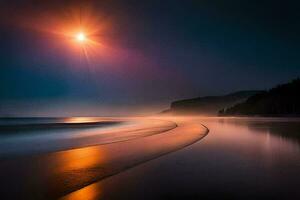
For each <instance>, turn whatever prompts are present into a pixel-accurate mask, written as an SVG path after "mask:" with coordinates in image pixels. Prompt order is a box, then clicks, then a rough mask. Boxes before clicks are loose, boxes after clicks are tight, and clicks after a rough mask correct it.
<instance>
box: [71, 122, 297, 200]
mask: <svg viewBox="0 0 300 200" xmlns="http://www.w3.org/2000/svg"><path fill="white" fill-rule="evenodd" d="M191 120H194V121H196V122H199V123H203V124H205V125H206V126H207V127H208V128H209V129H210V132H209V134H208V135H207V136H206V137H205V138H203V139H202V140H200V141H199V142H197V143H196V144H194V145H191V146H190V147H188V148H185V149H183V150H180V151H178V152H175V153H172V154H169V155H167V156H164V157H161V158H158V159H157V160H154V161H151V162H148V163H145V164H143V165H140V166H137V167H135V168H133V169H131V170H128V171H125V172H124V173H121V174H119V175H117V176H113V177H111V178H108V179H106V180H103V181H100V182H98V183H95V184H92V185H90V186H89V187H87V188H85V189H82V190H81V191H80V190H79V191H78V192H77V196H76V195H73V197H74V198H76V197H78V195H79V194H81V195H82V194H83V195H85V197H91V199H300V190H299V186H300V142H299V141H300V137H299V136H300V122H299V120H298V119H264V118H232V119H226V118H200V119H191ZM74 198H73V199H74ZM70 199H72V198H70Z"/></svg>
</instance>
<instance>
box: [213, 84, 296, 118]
mask: <svg viewBox="0 0 300 200" xmlns="http://www.w3.org/2000/svg"><path fill="white" fill-rule="evenodd" d="M219 114H220V115H224V116H228V115H259V116H300V79H299V78H298V79H295V80H293V81H291V82H290V83H287V84H282V85H278V86H277V87H275V88H272V89H270V90H268V91H264V92H261V93H258V94H255V95H253V96H251V97H249V98H248V99H247V100H246V101H245V102H242V103H238V104H236V105H234V106H232V107H229V108H228V107H227V108H226V107H225V108H224V109H222V110H220V111H219Z"/></svg>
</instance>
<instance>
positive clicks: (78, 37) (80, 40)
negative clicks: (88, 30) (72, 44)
mask: <svg viewBox="0 0 300 200" xmlns="http://www.w3.org/2000/svg"><path fill="white" fill-rule="evenodd" d="M75 38H76V40H77V41H79V42H84V41H85V40H86V37H85V35H84V33H78V34H77V35H76V36H75Z"/></svg>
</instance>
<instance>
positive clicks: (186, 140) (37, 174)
mask: <svg viewBox="0 0 300 200" xmlns="http://www.w3.org/2000/svg"><path fill="white" fill-rule="evenodd" d="M123 120H126V119H123ZM130 120H131V121H132V120H133V121H134V122H137V123H135V126H130V128H129V129H128V127H126V128H125V129H124V127H115V128H114V129H113V130H111V129H110V130H109V131H107V130H101V131H99V135H98V134H97V129H93V134H86V133H85V134H83V135H84V136H82V135H81V134H80V133H77V137H76V138H79V140H78V139H77V140H74V141H75V142H74V141H73V143H72V144H73V146H72V149H69V150H64V151H55V152H45V153H42V154H36V151H34V153H35V154H32V155H28V154H26V155H22V154H21V155H12V156H7V155H6V156H5V157H2V159H1V164H0V173H1V195H2V197H3V198H9V199H55V198H60V197H63V196H64V195H67V196H66V197H64V198H67V199H70V196H71V199H72V195H74V194H73V193H72V192H75V191H76V190H80V189H82V188H84V187H85V186H88V185H90V184H92V183H94V182H97V181H99V180H103V179H105V178H108V177H110V176H112V175H115V174H118V173H120V172H123V171H124V170H126V169H130V168H132V167H134V166H137V165H139V164H142V163H145V162H147V161H150V160H153V159H155V158H158V157H161V156H163V155H166V154H168V153H171V152H174V151H176V150H179V149H181V148H184V147H186V146H188V145H191V144H193V143H195V142H197V141H199V140H200V139H202V138H203V137H204V136H206V134H207V133H208V129H207V128H206V127H205V126H203V125H201V124H200V123H193V122H189V121H187V120H183V119H180V120H174V119H172V120H171V121H170V120H166V119H149V118H139V119H138V118H136V119H130ZM105 131H107V132H105ZM91 135H92V136H91ZM103 135H106V136H107V137H108V138H109V139H107V137H103ZM79 136H82V137H79ZM87 138H88V140H89V142H85V143H84V145H86V147H81V148H75V147H74V145H75V144H76V145H78V146H80V145H82V143H79V144H77V143H76V141H81V140H87ZM57 141H58V140H57ZM57 141H56V142H57ZM91 141H93V142H91ZM87 144H88V145H87ZM96 144H98V145H96ZM99 144H100V145H99ZM66 147H68V146H64V148H66ZM47 150H48V151H50V150H51V148H48V149H47ZM53 150H55V148H52V151H53ZM69 193H71V194H69ZM68 194H69V195H70V196H68ZM76 194H77V193H76ZM76 194H75V195H76Z"/></svg>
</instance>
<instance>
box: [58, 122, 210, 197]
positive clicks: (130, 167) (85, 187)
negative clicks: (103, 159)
mask: <svg viewBox="0 0 300 200" xmlns="http://www.w3.org/2000/svg"><path fill="white" fill-rule="evenodd" d="M201 126H202V127H203V128H204V129H205V131H204V133H203V134H202V136H201V137H199V138H198V139H197V140H194V141H192V142H190V143H187V144H185V145H183V146H180V147H179V148H176V149H173V150H171V151H167V152H164V153H162V154H160V155H158V156H156V157H153V158H150V159H147V160H142V161H141V162H138V163H134V164H133V165H129V166H127V167H125V168H123V169H122V170H120V171H117V172H115V173H112V174H108V175H106V176H103V177H102V178H100V179H98V180H96V181H94V182H91V183H90V184H88V185H86V186H84V187H82V188H80V189H78V190H75V191H73V192H70V193H68V194H66V195H64V196H62V197H61V198H60V199H61V200H68V199H70V200H71V199H74V198H75V199H76V196H80V194H81V193H85V191H84V190H89V188H90V187H93V185H94V184H98V183H100V182H101V181H103V180H104V179H107V178H110V177H112V176H115V175H118V174H120V173H122V172H124V171H126V170H129V169H132V168H134V167H136V166H139V165H142V164H145V163H147V162H150V161H152V160H155V159H158V158H161V157H163V156H165V155H168V154H171V153H174V152H177V151H180V150H183V149H184V148H186V147H188V146H191V145H193V144H195V143H197V142H199V141H200V140H201V139H203V138H204V137H205V136H207V135H208V133H209V129H208V128H207V127H206V126H205V125H203V124H201ZM177 127H178V126H177ZM150 137H151V136H150ZM170 137H171V136H170Z"/></svg>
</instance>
